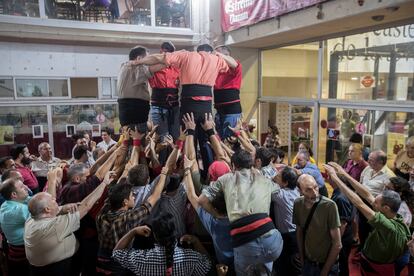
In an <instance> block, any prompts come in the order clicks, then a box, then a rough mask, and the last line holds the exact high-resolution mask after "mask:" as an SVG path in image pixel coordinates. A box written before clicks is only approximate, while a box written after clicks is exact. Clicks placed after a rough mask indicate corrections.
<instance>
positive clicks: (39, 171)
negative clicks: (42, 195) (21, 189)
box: [30, 142, 62, 191]
mask: <svg viewBox="0 0 414 276" xmlns="http://www.w3.org/2000/svg"><path fill="white" fill-rule="evenodd" d="M38 151H39V157H38V158H37V159H36V160H34V161H33V162H32V163H31V164H30V165H31V166H32V171H33V173H34V174H35V176H36V178H37V181H38V182H39V190H40V191H43V188H44V186H45V184H46V180H47V172H48V171H49V170H51V169H54V168H56V167H57V166H58V165H59V164H60V163H61V162H62V161H61V160H60V159H59V158H56V157H54V156H53V152H52V147H51V146H50V145H49V143H47V142H42V143H40V144H39V146H38Z"/></svg>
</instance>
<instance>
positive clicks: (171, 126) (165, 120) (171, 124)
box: [150, 106, 180, 141]
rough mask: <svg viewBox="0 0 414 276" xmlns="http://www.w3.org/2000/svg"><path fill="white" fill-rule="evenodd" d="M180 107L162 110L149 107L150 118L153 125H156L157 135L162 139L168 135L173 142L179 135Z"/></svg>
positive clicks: (162, 108) (161, 108) (156, 107)
mask: <svg viewBox="0 0 414 276" xmlns="http://www.w3.org/2000/svg"><path fill="white" fill-rule="evenodd" d="M179 116H180V107H179V106H172V107H170V108H164V107H159V106H151V109H150V117H151V119H152V121H153V122H154V125H158V130H157V133H158V134H159V135H160V138H161V139H162V138H163V137H164V136H166V135H168V134H170V135H171V136H172V137H173V139H174V141H175V140H176V139H177V138H178V136H179V135H180V122H179Z"/></svg>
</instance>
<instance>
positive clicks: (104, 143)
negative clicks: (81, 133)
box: [96, 139, 116, 152]
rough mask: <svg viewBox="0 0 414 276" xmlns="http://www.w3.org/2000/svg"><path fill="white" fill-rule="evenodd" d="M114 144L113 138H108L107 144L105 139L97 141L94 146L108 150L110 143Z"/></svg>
mask: <svg viewBox="0 0 414 276" xmlns="http://www.w3.org/2000/svg"><path fill="white" fill-rule="evenodd" d="M114 144H116V142H115V141H114V140H112V139H111V140H110V141H109V143H108V144H107V143H106V142H105V141H102V142H99V143H98V144H97V145H96V147H97V148H100V149H103V150H104V151H105V152H106V151H108V148H109V147H110V146H112V145H114Z"/></svg>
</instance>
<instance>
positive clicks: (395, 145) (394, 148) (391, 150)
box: [387, 132, 405, 160]
mask: <svg viewBox="0 0 414 276" xmlns="http://www.w3.org/2000/svg"><path fill="white" fill-rule="evenodd" d="M404 145H405V136H404V133H395V132H388V133H387V160H394V159H395V156H396V155H397V154H398V153H399V152H400V151H402V150H403V149H404Z"/></svg>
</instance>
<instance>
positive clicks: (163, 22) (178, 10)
mask: <svg viewBox="0 0 414 276" xmlns="http://www.w3.org/2000/svg"><path fill="white" fill-rule="evenodd" d="M190 7H191V5H190V1H189V0H156V1H155V11H156V20H155V21H156V25H157V26H165V27H176V28H189V27H190V24H189V23H190Z"/></svg>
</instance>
